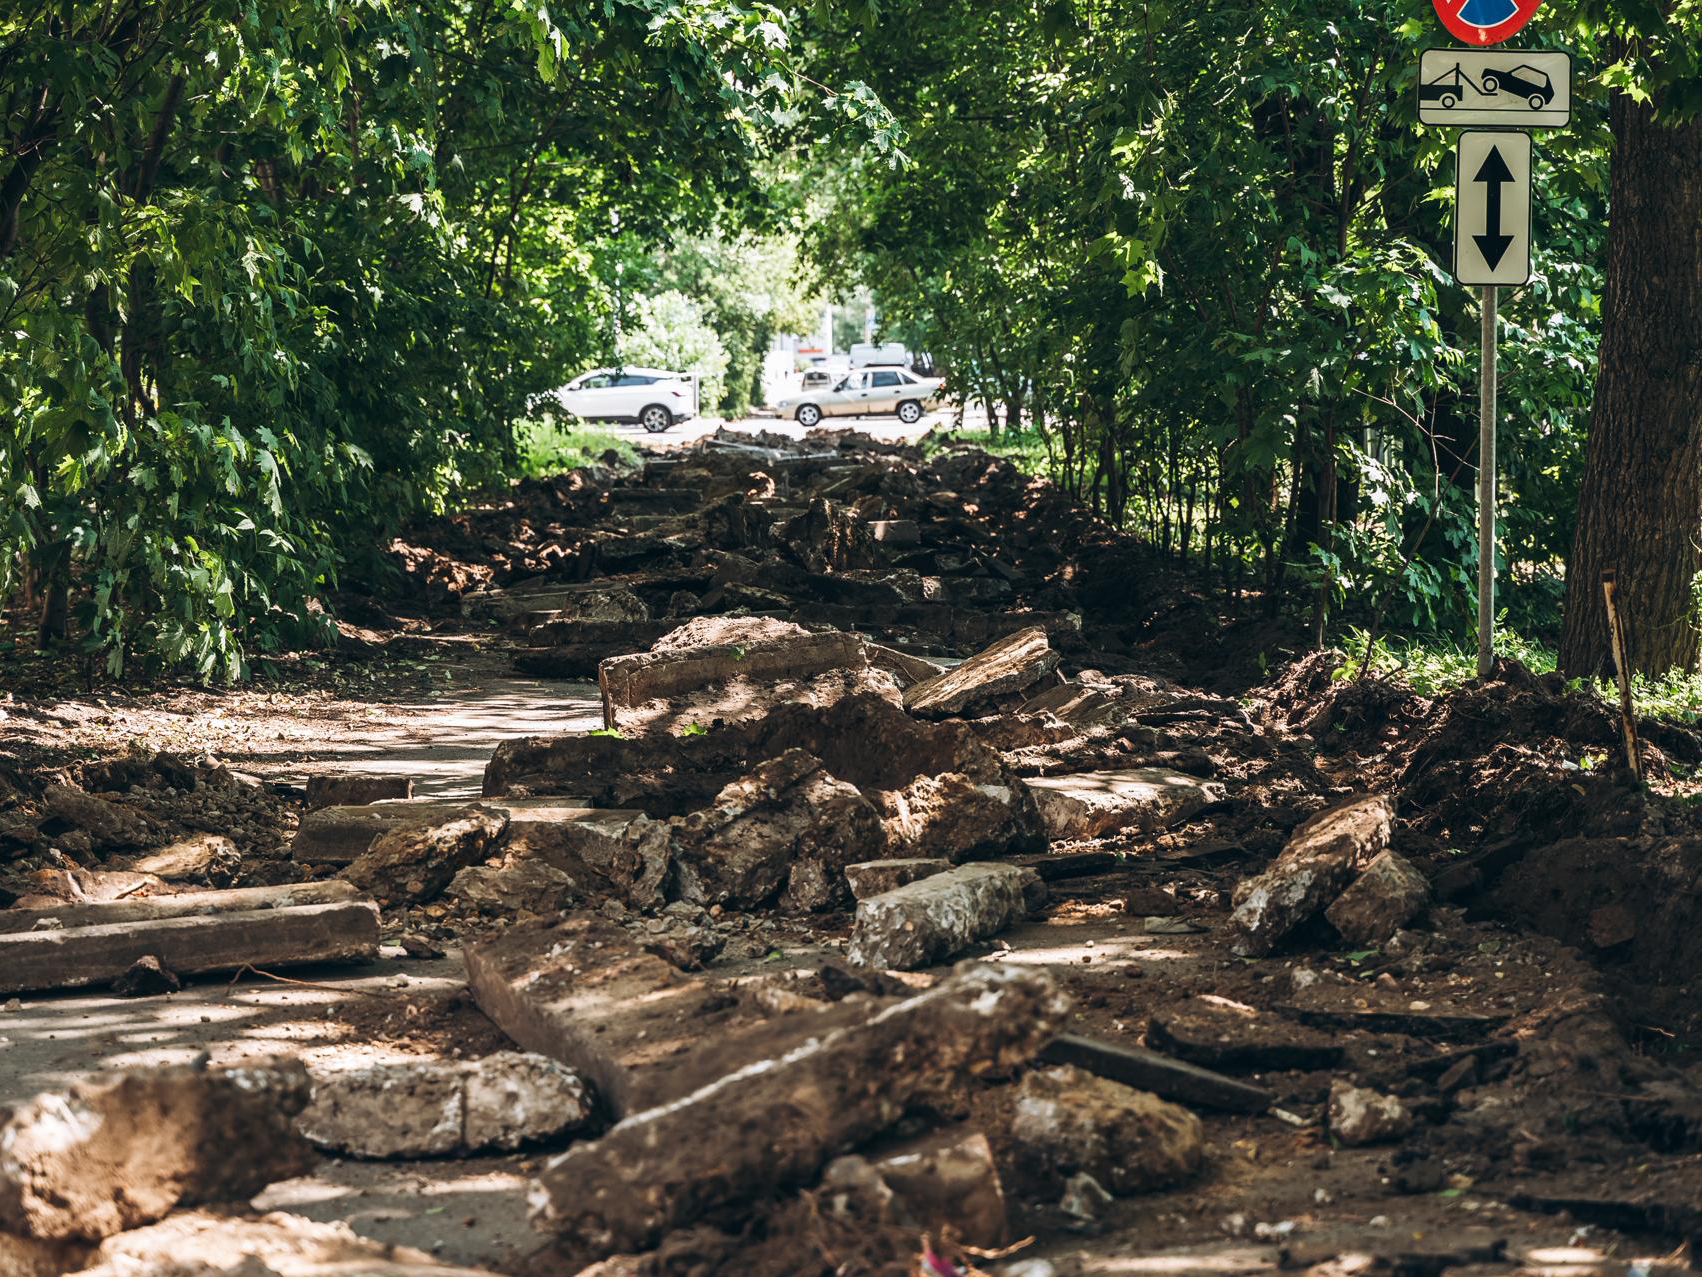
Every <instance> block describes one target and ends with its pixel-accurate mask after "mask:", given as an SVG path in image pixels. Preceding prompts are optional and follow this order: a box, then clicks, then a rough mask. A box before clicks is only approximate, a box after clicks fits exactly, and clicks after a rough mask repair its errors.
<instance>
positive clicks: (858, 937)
mask: <svg viewBox="0 0 1702 1277" xmlns="http://www.w3.org/2000/svg"><path fill="white" fill-rule="evenodd" d="M1045 899H1046V887H1045V884H1044V883H1042V882H1041V881H1040V875H1039V874H1037V873H1035V872H1034V871H1033V870H1032V869H1024V868H1022V867H1021V866H1018V865H991V864H973V865H959V866H958V867H957V868H956V869H952V870H948V871H947V872H945V873H940V874H933V875H931V876H929V877H926V878H919V879H916V880H914V881H912V882H909V883H906V884H905V885H904V886H902V887H895V888H893V889H892V890H891V891H886V892H882V893H881V894H880V895H878V896H870V897H868V898H867V899H864V900H859V901H858V902H857V914H856V923H855V927H854V929H853V931H852V933H851V948H850V957H851V961H853V962H856V963H859V964H861V965H862V966H866V967H882V968H886V969H889V970H895V971H912V970H915V969H916V968H917V967H925V966H930V965H932V964H934V963H938V962H947V961H950V960H951V959H952V958H955V957H956V956H957V955H958V954H960V953H962V952H963V951H964V950H965V949H967V948H968V947H969V946H970V945H972V944H974V943H975V942H976V941H978V940H986V939H988V938H990V937H992V936H996V935H998V934H999V932H1001V931H1003V930H1004V929H1005V928H1006V927H1008V926H1010V925H1011V924H1012V923H1014V922H1018V921H1020V920H1022V919H1023V918H1026V917H1027V916H1028V915H1029V914H1030V913H1032V912H1034V911H1035V910H1036V909H1038V908H1039V907H1040V906H1041V905H1042V904H1044V903H1045Z"/></svg>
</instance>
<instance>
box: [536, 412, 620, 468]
mask: <svg viewBox="0 0 1702 1277" xmlns="http://www.w3.org/2000/svg"><path fill="white" fill-rule="evenodd" d="M514 440H515V445H516V448H517V449H518V451H519V459H518V464H517V469H518V471H519V473H520V474H522V475H525V476H526V477H528V478H532V479H541V478H544V477H546V476H548V475H552V474H561V473H562V472H563V471H567V470H572V469H574V468H575V467H577V466H585V465H590V464H592V463H593V462H595V461H597V460H599V459H600V458H601V457H602V455H603V454H604V453H605V452H610V451H613V452H615V453H617V454H618V455H619V456H620V459H621V460H622V461H624V462H626V463H627V464H629V465H634V466H636V465H637V464H638V450H637V449H636V448H634V447H633V446H632V445H631V444H630V443H628V442H627V441H626V440H625V439H622V438H621V437H620V436H618V435H616V434H613V433H612V432H610V431H607V430H599V429H597V428H596V427H594V426H587V425H584V424H583V423H580V422H568V421H564V420H562V419H561V418H559V417H557V416H555V415H554V414H553V413H547V412H546V413H539V414H538V415H537V416H535V417H528V418H526V419H525V420H524V421H520V422H518V423H516V425H515V427H514Z"/></svg>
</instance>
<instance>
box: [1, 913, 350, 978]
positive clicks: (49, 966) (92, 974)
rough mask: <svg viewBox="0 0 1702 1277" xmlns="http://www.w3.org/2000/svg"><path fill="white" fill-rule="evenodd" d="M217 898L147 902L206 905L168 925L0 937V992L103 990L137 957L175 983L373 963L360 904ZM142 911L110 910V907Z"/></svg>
mask: <svg viewBox="0 0 1702 1277" xmlns="http://www.w3.org/2000/svg"><path fill="white" fill-rule="evenodd" d="M266 890H270V891H277V890H279V889H277V888H267V889H266ZM226 894H236V893H225V892H211V891H209V892H200V893H196V894H195V895H193V896H188V897H185V896H169V897H157V898H156V899H158V900H173V901H180V900H186V899H187V900H195V901H202V900H207V903H205V904H193V905H190V906H188V908H189V909H194V910H195V912H193V913H189V912H187V911H185V912H183V913H180V914H176V915H175V916H171V917H163V918H162V917H158V916H157V915H155V916H153V917H149V916H148V915H142V916H141V917H139V918H131V919H129V920H124V921H115V922H110V923H100V924H93V925H82V926H72V925H60V926H47V927H44V928H43V929H41V930H33V931H10V932H3V933H0V993H18V992H23V991H25V990H29V989H75V988H81V987H83V986H85V985H91V984H105V983H107V982H109V981H112V980H116V979H117V978H118V977H119V976H121V975H123V974H124V973H125V972H126V971H127V970H129V969H130V967H131V966H132V965H134V963H135V962H136V960H137V959H138V958H143V957H150V956H151V957H153V958H155V959H156V960H158V962H159V963H160V965H161V966H163V967H165V968H166V969H167V970H169V971H171V972H173V973H175V974H177V975H179V976H185V975H195V974H198V973H200V972H204V971H235V970H237V969H239V968H241V967H245V966H255V967H264V968H272V967H282V966H290V965H293V964H299V963H304V962H370V961H371V960H372V959H374V958H376V957H377V956H378V910H377V908H376V907H375V906H374V905H373V903H372V902H371V901H370V900H344V901H333V902H330V903H324V904H303V905H291V906H288V907H282V908H273V909H265V908H262V909H239V910H237V911H234V912H222V911H217V910H218V905H217V904H216V903H214V902H213V901H211V900H210V899H208V898H210V897H214V896H220V895H226ZM151 903H154V902H153V901H134V902H132V901H115V902H113V905H112V906H111V907H113V908H118V907H120V906H123V905H130V906H132V907H135V906H141V905H145V904H151ZM97 907H98V906H93V905H82V906H75V907H74V908H75V909H76V911H77V912H75V913H73V910H72V909H67V910H64V911H63V912H64V913H65V914H66V915H68V916H70V917H82V916H87V915H86V914H85V913H83V912H82V911H85V910H90V909H94V908H97ZM178 907H179V908H182V906H178ZM8 912H12V911H8ZM16 912H20V913H25V912H27V913H30V914H42V915H46V916H48V917H53V916H54V915H55V913H56V911H55V910H51V909H46V910H27V911H26V910H18V911H16Z"/></svg>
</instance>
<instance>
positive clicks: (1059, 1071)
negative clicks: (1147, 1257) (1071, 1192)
mask: <svg viewBox="0 0 1702 1277" xmlns="http://www.w3.org/2000/svg"><path fill="white" fill-rule="evenodd" d="M1011 1138H1012V1141H1013V1142H1014V1144H1015V1145H1016V1149H1017V1153H1018V1156H1019V1157H1020V1158H1021V1159H1022V1160H1023V1161H1024V1162H1025V1163H1027V1164H1029V1165H1030V1166H1032V1167H1033V1168H1034V1169H1035V1170H1036V1171H1038V1172H1039V1173H1040V1174H1041V1175H1042V1176H1043V1177H1046V1178H1050V1179H1052V1180H1053V1181H1054V1182H1063V1181H1067V1180H1068V1179H1069V1178H1070V1177H1071V1176H1073V1175H1078V1174H1081V1173H1084V1172H1085V1173H1086V1174H1088V1175H1091V1176H1092V1177H1093V1178H1094V1179H1095V1180H1097V1181H1098V1182H1099V1183H1101V1184H1102V1185H1104V1186H1106V1187H1107V1188H1109V1189H1110V1191H1111V1192H1113V1193H1116V1194H1119V1195H1127V1194H1131V1193H1142V1192H1147V1191H1149V1190H1151V1189H1155V1188H1163V1187H1165V1186H1167V1185H1170V1184H1175V1183H1179V1182H1181V1181H1182V1180H1185V1179H1188V1178H1190V1177H1191V1176H1193V1175H1194V1173H1195V1172H1196V1171H1198V1170H1199V1168H1200V1164H1201V1161H1202V1158H1203V1156H1204V1154H1203V1146H1202V1138H1203V1137H1202V1129H1201V1126H1200V1119H1199V1118H1197V1117H1195V1116H1194V1114H1192V1113H1190V1112H1189V1111H1188V1110H1187V1109H1184V1108H1181V1107H1179V1106H1178V1105H1175V1104H1171V1103H1168V1102H1167V1101H1165V1100H1161V1099H1159V1098H1158V1097H1157V1096H1156V1095H1152V1094H1149V1093H1148V1092H1146V1091H1137V1090H1134V1089H1133V1088H1132V1087H1127V1086H1124V1085H1123V1084H1122V1083H1120V1082H1113V1081H1111V1080H1109V1079H1107V1078H1101V1077H1097V1076H1095V1075H1094V1074H1091V1073H1088V1072H1085V1071H1084V1070H1082V1069H1078V1068H1075V1067H1074V1066H1072V1065H1063V1066H1061V1067H1058V1068H1051V1069H1043V1070H1038V1071H1036V1072H1032V1073H1029V1074H1028V1075H1027V1076H1026V1077H1024V1078H1023V1080H1022V1084H1021V1085H1020V1086H1018V1088H1017V1093H1016V1104H1015V1114H1014V1116H1013V1118H1012V1120H1011Z"/></svg>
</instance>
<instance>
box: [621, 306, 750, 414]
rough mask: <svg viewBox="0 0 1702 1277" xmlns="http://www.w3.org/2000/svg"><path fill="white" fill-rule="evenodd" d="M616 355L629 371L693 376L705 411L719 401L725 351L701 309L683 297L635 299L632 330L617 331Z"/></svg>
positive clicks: (722, 384) (723, 381) (723, 388)
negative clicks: (661, 370)
mask: <svg viewBox="0 0 1702 1277" xmlns="http://www.w3.org/2000/svg"><path fill="white" fill-rule="evenodd" d="M616 355H617V359H618V362H620V363H622V364H627V365H630V366H632V367H635V368H667V369H670V370H672V371H676V372H689V373H696V374H697V379H698V396H699V399H700V401H701V403H702V404H703V405H704V406H706V407H707V406H711V405H715V404H719V403H720V402H721V398H722V394H723V392H724V390H725V378H726V373H727V348H726V347H725V346H723V345H722V344H721V338H720V337H718V336H717V335H716V334H715V330H714V329H712V328H711V327H710V326H709V324H708V321H707V320H706V319H705V318H704V315H703V308H702V307H701V306H699V305H698V304H697V303H696V302H694V301H692V299H691V298H689V297H687V296H686V295H685V294H684V293H681V292H675V291H669V292H665V293H658V294H656V296H654V297H644V298H641V299H640V300H639V302H638V304H637V306H635V307H634V315H633V318H632V327H631V328H629V329H627V330H626V331H624V332H622V333H621V336H620V341H619V342H618V343H617V346H616Z"/></svg>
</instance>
